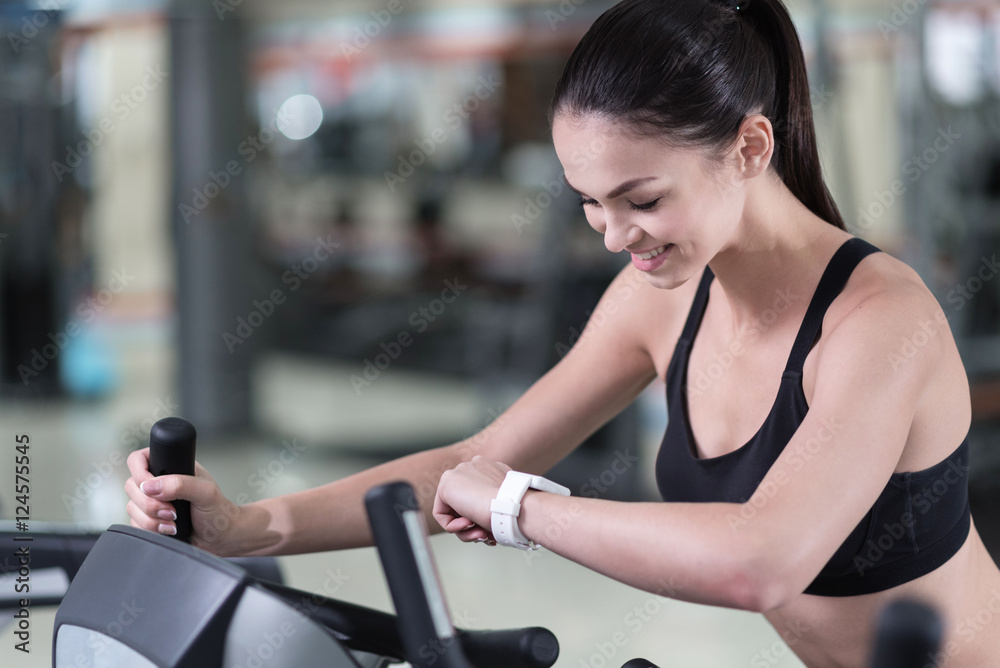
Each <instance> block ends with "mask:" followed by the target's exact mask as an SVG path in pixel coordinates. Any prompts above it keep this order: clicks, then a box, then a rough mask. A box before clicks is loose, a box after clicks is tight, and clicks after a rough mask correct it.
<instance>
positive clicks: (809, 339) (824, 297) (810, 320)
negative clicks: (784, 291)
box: [785, 237, 880, 373]
mask: <svg viewBox="0 0 1000 668" xmlns="http://www.w3.org/2000/svg"><path fill="white" fill-rule="evenodd" d="M878 252H880V250H879V249H878V248H876V247H875V246H873V245H871V244H870V243H868V242H867V241H865V240H864V239H859V238H857V237H853V238H851V239H848V240H847V241H845V242H844V243H843V245H841V247H840V248H838V249H837V252H836V253H834V254H833V257H832V258H831V259H830V263H829V264H828V265H827V266H826V270H825V271H824V272H823V276H822V278H820V279H819V285H817V286H816V292H815V293H814V294H813V298H812V301H810V302H809V308H808V309H807V310H806V315H805V317H804V318H803V319H802V326H801V327H799V333H798V335H797V336H796V337H795V343H794V345H792V352H791V353H790V354H789V355H788V363H787V364H786V365H785V372H786V373H787V372H789V371H793V372H800V373H801V371H802V365H803V364H804V363H805V361H806V356H807V355H808V354H809V351H810V350H812V347H813V343H814V342H815V341H816V337H817V336H818V335H819V333H820V330H821V329H822V327H823V316H824V315H826V310H827V309H828V308H829V307H830V304H832V303H833V300H834V299H836V298H837V295H839V294H840V292H841V290H843V289H844V285H845V284H846V283H847V279H848V278H850V277H851V274H852V273H853V272H854V268H855V267H857V266H858V263H860V262H861V260H863V259H865V258H866V257H868V256H869V255H871V254H872V253H878Z"/></svg>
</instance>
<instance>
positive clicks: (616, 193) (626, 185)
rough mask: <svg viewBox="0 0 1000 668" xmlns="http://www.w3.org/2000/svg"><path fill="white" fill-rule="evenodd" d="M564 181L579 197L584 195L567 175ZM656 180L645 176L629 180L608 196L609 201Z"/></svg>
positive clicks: (653, 177) (564, 176)
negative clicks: (567, 178)
mask: <svg viewBox="0 0 1000 668" xmlns="http://www.w3.org/2000/svg"><path fill="white" fill-rule="evenodd" d="M562 179H563V181H564V182H565V183H566V185H567V186H569V189H570V190H572V191H573V192H575V193H576V194H577V195H583V193H582V192H581V191H579V190H577V189H576V188H574V187H573V184H572V183H570V182H569V181H567V180H566V175H565V174H563V177H562ZM655 180H656V177H655V176H643V177H640V178H637V179H629V180H628V181H626V182H625V183H623V184H621V185H620V186H618V187H617V188H615V189H614V190H612V191H611V192H609V193H608V194H607V199H615V198H616V197H621V196H622V195H624V194H625V193H627V192H628V191H630V190H632V189H633V188H635V187H636V186H638V185H640V184H643V183H645V182H646V181H655Z"/></svg>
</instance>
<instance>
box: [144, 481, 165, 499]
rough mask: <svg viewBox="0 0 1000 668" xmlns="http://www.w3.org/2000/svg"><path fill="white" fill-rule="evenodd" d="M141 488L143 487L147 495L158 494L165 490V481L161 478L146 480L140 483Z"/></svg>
mask: <svg viewBox="0 0 1000 668" xmlns="http://www.w3.org/2000/svg"><path fill="white" fill-rule="evenodd" d="M139 489H141V490H142V492H143V494H145V495H146V496H156V495H157V494H159V493H160V492H162V491H163V483H161V482H160V481H159V480H146V481H145V482H143V483H142V484H141V485H139Z"/></svg>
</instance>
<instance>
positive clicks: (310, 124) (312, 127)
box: [278, 94, 323, 139]
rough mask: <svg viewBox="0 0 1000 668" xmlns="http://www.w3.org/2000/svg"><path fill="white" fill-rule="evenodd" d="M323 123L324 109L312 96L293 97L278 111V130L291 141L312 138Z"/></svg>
mask: <svg viewBox="0 0 1000 668" xmlns="http://www.w3.org/2000/svg"><path fill="white" fill-rule="evenodd" d="M322 123H323V107H321V106H320V104H319V100H317V99H316V98H314V97H313V96H312V95H305V94H303V95H293V96H292V97H290V98H288V99H287V100H285V101H284V102H283V103H282V105H281V108H280V109H279V110H278V129H279V130H281V134H283V135H285V136H286V137H288V138H289V139H305V138H306V137H311V136H312V135H313V133H315V132H316V130H318V129H319V126H320V125H321V124H322Z"/></svg>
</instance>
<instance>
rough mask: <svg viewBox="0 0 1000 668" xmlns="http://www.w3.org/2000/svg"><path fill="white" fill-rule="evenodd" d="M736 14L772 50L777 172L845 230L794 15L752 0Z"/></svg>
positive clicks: (775, 2)
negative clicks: (823, 155)
mask: <svg viewBox="0 0 1000 668" xmlns="http://www.w3.org/2000/svg"><path fill="white" fill-rule="evenodd" d="M740 13H741V14H742V15H744V18H745V19H746V20H748V21H749V22H750V23H751V24H753V26H754V27H755V29H756V30H757V33H758V34H759V35H760V37H761V38H762V39H763V40H764V42H765V43H766V44H769V45H771V48H772V49H773V51H774V61H775V65H776V72H775V83H776V86H775V91H774V93H775V98H774V102H773V105H772V107H771V109H772V113H773V114H774V115H773V116H772V117H771V122H772V124H773V125H775V126H777V127H778V128H780V129H781V130H782V131H783V132H782V137H781V139H780V140H779V141H778V142H777V147H776V148H777V150H776V151H775V155H776V157H777V160H776V161H775V163H774V168H775V171H777V173H778V176H780V177H781V180H782V181H784V182H785V185H786V186H787V187H788V189H789V190H790V191H792V193H793V194H794V195H795V196H796V197H797V198H798V199H799V201H800V202H802V203H803V204H805V205H806V207H808V209H809V210H810V211H812V212H813V213H815V214H816V215H817V216H819V217H820V218H822V219H824V220H826V221H827V222H829V223H832V224H833V225H836V226H837V227H839V228H840V229H842V230H843V229H847V228H846V226H845V225H844V219H843V217H842V216H841V215H840V210H839V209H838V208H837V204H836V202H834V201H833V196H832V195H831V194H830V190H829V189H828V188H827V187H826V183H825V182H824V181H823V173H822V167H821V165H820V161H819V150H818V148H817V143H816V130H815V126H814V123H813V113H812V99H811V96H810V92H809V79H808V76H807V74H806V59H805V56H803V55H802V45H801V43H800V42H799V35H798V33H797V32H796V30H795V24H794V23H792V17H791V16H789V14H788V10H786V9H785V6H784V5H783V4H782V3H781V0H751V1H750V2H749V3H748V4H747V5H746V6H743V7H741V9H740Z"/></svg>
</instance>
